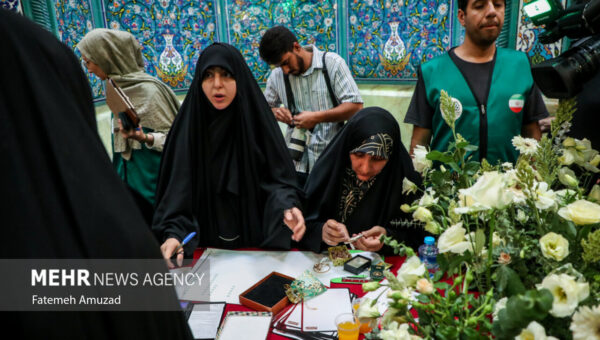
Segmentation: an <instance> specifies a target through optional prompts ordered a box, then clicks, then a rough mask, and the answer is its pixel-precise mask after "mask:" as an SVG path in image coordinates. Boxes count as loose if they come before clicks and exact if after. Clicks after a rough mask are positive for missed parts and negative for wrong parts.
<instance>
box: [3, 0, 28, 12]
mask: <svg viewBox="0 0 600 340" xmlns="http://www.w3.org/2000/svg"><path fill="white" fill-rule="evenodd" d="M0 8H3V9H7V10H9V11H14V12H18V13H22V12H23V9H22V8H21V0H0Z"/></svg>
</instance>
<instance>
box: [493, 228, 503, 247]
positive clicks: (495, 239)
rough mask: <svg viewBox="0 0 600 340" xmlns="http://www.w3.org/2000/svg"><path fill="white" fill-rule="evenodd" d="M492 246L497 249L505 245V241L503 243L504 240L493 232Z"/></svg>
mask: <svg viewBox="0 0 600 340" xmlns="http://www.w3.org/2000/svg"><path fill="white" fill-rule="evenodd" d="M492 244H493V245H494V247H499V246H501V245H503V244H506V241H504V239H503V238H502V237H500V235H498V233H497V232H495V231H494V233H493V234H492Z"/></svg>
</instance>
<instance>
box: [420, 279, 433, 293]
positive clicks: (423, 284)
mask: <svg viewBox="0 0 600 340" xmlns="http://www.w3.org/2000/svg"><path fill="white" fill-rule="evenodd" d="M417 290H418V291H419V293H421V294H425V295H429V294H431V293H433V283H431V281H429V280H427V279H426V278H422V279H419V280H418V281H417Z"/></svg>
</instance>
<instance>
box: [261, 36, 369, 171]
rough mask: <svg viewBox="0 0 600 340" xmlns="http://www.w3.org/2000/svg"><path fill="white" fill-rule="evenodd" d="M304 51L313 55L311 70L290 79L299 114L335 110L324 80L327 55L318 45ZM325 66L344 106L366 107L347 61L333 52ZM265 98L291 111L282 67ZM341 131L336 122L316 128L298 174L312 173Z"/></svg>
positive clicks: (274, 73) (273, 76) (270, 81)
mask: <svg viewBox="0 0 600 340" xmlns="http://www.w3.org/2000/svg"><path fill="white" fill-rule="evenodd" d="M304 48H305V49H306V50H307V51H309V52H311V51H312V52H313V56H312V62H311V65H310V67H309V68H308V70H306V72H304V73H303V74H301V75H299V76H294V75H292V74H290V76H289V78H290V86H291V88H292V93H293V94H294V101H295V104H296V108H297V109H298V111H299V112H303V111H324V110H329V109H331V108H333V107H334V106H333V103H332V102H331V98H330V97H329V92H328V91H327V84H326V82H325V77H324V76H323V52H321V51H319V50H318V49H317V48H316V47H315V46H314V45H310V46H305V47H304ZM325 63H327V72H328V73H329V78H330V79H331V87H332V88H333V93H334V94H335V97H336V98H337V100H338V101H339V102H340V103H362V102H363V101H362V98H361V96H360V93H359V92H358V87H357V86H356V83H355V82H354V79H352V74H351V73H350V69H349V68H348V65H346V62H345V61H344V59H342V57H340V56H339V55H337V54H335V53H333V52H327V55H325ZM264 94H265V97H266V99H267V102H268V103H269V105H270V106H271V107H279V106H280V105H281V104H283V105H284V106H285V107H287V104H288V102H287V96H286V93H285V83H284V80H283V71H282V70H281V67H277V68H275V69H273V71H272V72H271V75H270V76H269V79H267V87H266V89H265V92H264ZM340 129H341V127H340V124H338V123H333V122H331V123H330V122H323V123H319V124H317V125H315V128H314V130H313V132H312V134H311V135H310V139H309V140H308V144H307V147H306V148H305V150H304V154H303V155H302V159H301V160H300V161H294V165H295V166H296V171H298V172H304V173H308V172H309V171H310V170H312V168H313V166H314V164H315V162H316V161H317V159H318V158H319V156H320V155H321V153H322V152H323V150H325V147H326V146H327V144H329V142H330V141H331V139H332V138H333V136H335V134H336V133H337V132H338V131H339V130H340ZM293 130H294V129H293V128H291V127H289V126H288V128H287V131H286V134H285V142H286V143H287V144H288V145H289V142H290V139H291V136H292V131H293Z"/></svg>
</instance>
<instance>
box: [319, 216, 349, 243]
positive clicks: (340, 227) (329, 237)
mask: <svg viewBox="0 0 600 340" xmlns="http://www.w3.org/2000/svg"><path fill="white" fill-rule="evenodd" d="M322 237H323V242H325V243H327V244H328V245H330V246H337V245H338V244H339V243H340V242H346V241H348V240H349V239H350V237H349V236H348V229H347V228H346V226H345V225H344V224H342V223H339V222H338V221H336V220H327V222H325V224H323V232H322Z"/></svg>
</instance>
